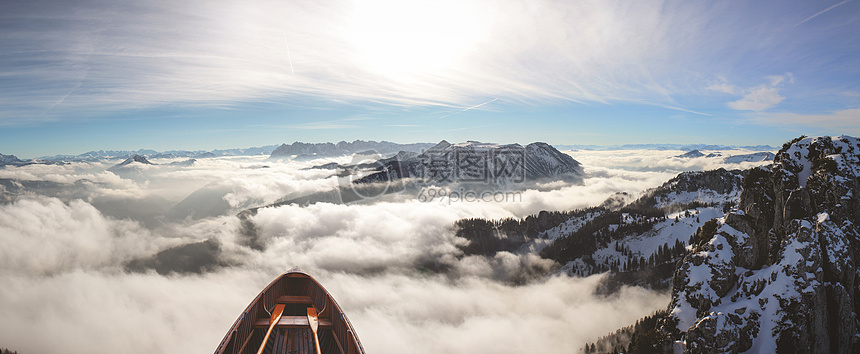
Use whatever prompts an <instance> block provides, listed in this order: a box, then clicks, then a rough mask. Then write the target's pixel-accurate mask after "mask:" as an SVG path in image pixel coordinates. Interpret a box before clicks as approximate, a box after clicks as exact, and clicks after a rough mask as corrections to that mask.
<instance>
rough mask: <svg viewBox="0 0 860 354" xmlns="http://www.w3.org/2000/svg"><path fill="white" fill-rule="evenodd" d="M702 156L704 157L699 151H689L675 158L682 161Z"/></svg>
mask: <svg viewBox="0 0 860 354" xmlns="http://www.w3.org/2000/svg"><path fill="white" fill-rule="evenodd" d="M702 156H705V154H703V153H702V152H701V151H699V150H691V151H688V152H685V153H683V154H681V155H678V156H676V157H680V158H683V159H692V158H696V157H702Z"/></svg>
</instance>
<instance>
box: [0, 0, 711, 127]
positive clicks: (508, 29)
mask: <svg viewBox="0 0 860 354" xmlns="http://www.w3.org/2000/svg"><path fill="white" fill-rule="evenodd" d="M410 4H412V3H410ZM416 4H417V3H416ZM203 5H204V3H203V2H194V1H192V2H189V3H183V4H182V5H178V6H177V5H175V4H172V5H169V6H168V5H167V4H165V3H162V2H155V1H143V2H140V3H138V4H136V5H135V6H134V7H130V6H126V5H123V4H121V3H116V4H112V5H110V6H104V4H100V3H95V2H93V3H90V2H83V3H80V4H75V5H74V6H75V8H74V10H76V11H72V10H73V9H72V8H70V7H71V6H73V5H71V4H60V5H55V6H49V7H43V8H40V9H39V10H38V11H37V10H34V8H33V7H17V6H15V7H13V8H12V9H11V11H10V12H9V13H8V14H9V15H8V16H13V17H16V18H18V19H19V20H18V21H20V23H21V26H19V27H16V28H17V30H4V32H3V33H2V34H0V35H2V36H4V38H6V40H5V41H4V43H7V44H8V45H7V46H6V47H5V48H4V51H6V52H9V53H16V54H15V56H14V60H12V59H9V58H11V57H6V59H4V58H0V67H2V68H3V69H0V70H2V75H4V76H5V77H10V78H12V79H13V80H14V81H13V82H14V83H15V84H14V85H11V86H8V87H7V88H0V92H2V93H3V95H7V94H9V95H7V97H8V98H10V99H12V98H14V103H15V106H14V107H17V108H20V109H16V110H15V112H16V113H15V114H16V115H18V114H21V113H20V112H22V111H23V112H27V111H32V112H34V113H32V114H30V117H31V118H33V117H37V116H38V115H39V114H40V113H42V112H45V111H46V110H47V109H48V108H51V105H53V104H54V103H57V102H59V104H57V105H56V106H55V107H53V108H52V109H51V112H50V113H52V114H53V115H54V116H56V117H64V116H74V114H72V113H76V112H77V113H80V112H83V111H86V112H88V113H93V112H99V111H105V110H117V109H134V108H148V107H153V106H162V105H172V104H182V105H187V104H192V105H224V104H229V103H230V102H243V101H253V100H268V99H273V98H283V97H297V98H301V97H307V96H312V97H317V98H323V99H330V100H333V101H336V102H344V101H364V102H382V103H387V104H395V105H438V106H444V107H451V106H465V105H467V104H468V103H470V102H474V101H475V99H476V98H478V97H495V98H496V99H501V100H506V101H508V100H510V101H511V102H543V101H546V100H561V101H577V102H589V101H594V102H612V101H615V100H617V99H622V100H638V101H650V102H656V103H658V104H660V103H666V104H670V105H673V106H677V105H674V104H671V100H667V98H666V95H667V94H668V95H671V94H672V93H673V92H677V90H682V89H683V88H680V87H673V86H672V85H671V83H669V81H672V78H671V77H667V75H669V76H672V75H674V74H670V73H672V69H673V68H675V67H677V66H678V64H679V63H681V62H683V61H684V60H686V59H685V56H684V55H683V53H681V54H679V53H676V52H675V51H676V50H684V49H692V48H690V47H689V46H690V45H693V44H692V43H693V42H692V41H689V40H687V39H685V38H686V37H680V36H677V35H676V34H677V33H680V31H678V30H676V29H678V28H681V27H684V28H686V30H687V32H697V31H701V30H702V29H701V28H697V27H696V26H695V25H692V26H691V23H690V21H687V20H684V21H681V20H680V19H681V18H685V19H686V18H688V17H689V16H687V15H690V14H695V13H702V11H696V9H691V8H688V7H686V6H677V7H676V6H674V5H673V6H665V4H660V3H657V2H641V3H640V2H637V3H635V4H621V3H614V2H601V3H565V4H558V3H552V2H533V3H529V4H528V5H525V4H523V3H518V2H502V3H496V2H494V3H492V5H488V4H487V3H484V1H483V0H471V1H465V2H462V1H444V2H443V3H441V4H434V5H433V7H445V8H450V9H455V10H456V11H447V12H446V11H441V12H440V11H435V12H433V13H432V14H422V13H421V12H420V11H411V10H410V7H409V6H418V5H398V6H393V7H392V9H394V10H392V11H394V12H393V13H391V16H380V15H378V14H377V15H373V12H372V11H360V9H361V7H362V6H366V5H365V4H363V3H361V2H358V3H349V2H346V1H344V2H340V1H338V2H334V3H296V2H287V3H280V4H272V3H255V2H251V3H247V4H243V5H242V6H231V7H230V8H229V9H224V8H222V7H212V6H203ZM488 8H489V9H492V11H489V12H488V11H486V9H488ZM261 9H265V10H264V11H263V10H261ZM398 9H400V12H397V11H398ZM407 10H410V11H407ZM413 10H414V9H413ZM226 12H229V15H225V13H226ZM81 14H87V15H81ZM145 14H156V15H154V16H149V15H145ZM523 14H527V15H525V16H524V15H523ZM595 14H599V16H594V15H595ZM424 15H426V16H430V15H432V16H436V17H435V18H432V21H430V20H427V19H424V18H423V17H420V16H424ZM667 15H671V16H667ZM363 16H364V17H363ZM367 16H371V17H367ZM372 16H376V17H372ZM398 16H399V17H402V18H400V19H398V18H399V17H398ZM410 16H412V17H415V18H414V20H415V21H409V19H411V18H412V17H410ZM36 18H39V19H41V20H40V21H33V20H34V19H36ZM404 18H405V19H404ZM419 20H420V21H419ZM370 21H382V22H385V21H388V22H391V23H390V25H392V26H395V27H393V28H397V30H398V31H402V32H403V33H407V34H414V35H416V36H418V37H420V38H422V39H426V42H427V46H426V47H421V46H418V45H417V44H416V45H413V44H409V43H407V44H409V46H410V48H411V47H412V46H415V47H416V48H417V49H415V50H418V51H419V52H420V53H421V54H422V55H425V56H426V57H425V58H424V59H426V60H423V59H422V60H418V59H416V63H418V64H421V63H425V62H426V63H425V64H426V65H424V66H421V65H418V64H410V66H409V67H408V68H409V70H408V71H402V70H401V71H398V72H389V71H386V70H380V68H378V67H377V66H374V64H373V63H369V62H368V61H367V60H364V59H362V58H364V56H365V54H367V53H366V52H367V49H368V48H365V46H363V45H365V44H366V41H367V40H368V39H367V38H363V37H361V38H360V34H361V33H364V32H362V31H361V28H360V26H363V25H362V24H363V23H368V22H370ZM388 22H385V23H382V24H380V25H387V24H389V23H388ZM449 22H450V24H451V25H452V26H459V27H458V28H461V27H462V28H464V32H463V33H462V34H461V35H462V36H463V37H466V36H468V37H469V42H468V43H470V45H469V46H461V45H458V44H457V43H454V42H456V41H458V40H460V39H458V37H459V36H460V35H457V34H451V33H448V32H445V31H443V30H442V29H441V28H440V27H439V26H437V25H436V24H438V23H449ZM356 26H359V27H356ZM595 28H600V29H601V30H600V31H594V30H593V29H595ZM466 30H468V31H466ZM365 32H366V31H365ZM467 32H468V33H467ZM141 33H146V34H147V35H145V36H142V35H141ZM389 37H391V36H387V37H382V38H380V39H379V40H380V41H381V42H379V43H376V44H378V45H375V46H373V48H377V49H379V50H382V49H385V50H389V51H392V53H394V54H396V53H395V52H396V50H394V49H396V46H394V45H395V44H398V43H400V42H397V43H386V42H384V40H386V38H388V39H391V40H394V39H397V40H398V41H400V40H401V39H402V38H401V37H402V36H395V37H392V38H393V39H392V38H389ZM500 38H505V40H499V39H500ZM442 39H449V40H451V41H452V42H450V43H449V42H445V41H442ZM404 43H405V42H404ZM669 43H671V45H669ZM380 48H381V49H380ZM391 48H394V49H391ZM371 49H372V48H371ZM449 52H450V53H451V55H447V54H446V57H445V58H446V60H444V61H434V60H430V59H433V58H436V56H438V55H440V54H439V53H449ZM382 54H384V53H377V54H376V55H382ZM410 58H411V56H410ZM665 58H674V59H673V60H670V61H666V60H665ZM85 68H89V72H88V74H87V75H86V79H85V80H83V81H78V80H79V78H80V77H81V76H82V72H83V70H86V69H85ZM382 69H384V68H382ZM78 83H80V85H81V86H80V87H79V88H77V89H76V90H74V91H73V93H71V94H69V92H70V91H69V89H68V88H71V87H75V86H76V84H78ZM62 87H66V88H67V89H60V88H62ZM667 87H670V88H671V89H668V90H667V89H666V88H667ZM12 89H14V91H12ZM48 102H50V103H48ZM490 102H492V101H490ZM487 103H489V102H487ZM14 107H13V106H5V108H3V110H5V111H6V112H4V113H5V114H6V115H8V114H10V112H11V111H12V109H13V108H14ZM479 107H480V105H479V106H475V107H469V108H467V110H468V109H474V108H479ZM682 108H683V107H682ZM685 109H686V108H685ZM24 114H26V113H24ZM0 116H3V114H0ZM45 118H46V119H48V118H51V117H45Z"/></svg>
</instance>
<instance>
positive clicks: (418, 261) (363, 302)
mask: <svg viewBox="0 0 860 354" xmlns="http://www.w3.org/2000/svg"><path fill="white" fill-rule="evenodd" d="M568 153H569V154H571V155H572V156H573V157H574V158H576V159H577V160H578V161H580V162H582V163H583V165H584V167H585V172H586V177H585V179H584V180H583V182H582V183H581V184H576V185H571V184H565V183H548V184H546V185H543V186H538V187H539V188H530V189H527V190H524V191H522V198H521V199H518V200H509V201H504V202H484V201H480V202H463V201H452V200H437V201H433V202H421V201H419V200H418V198H415V196H414V195H411V194H409V193H410V192H409V191H407V192H404V193H402V194H401V195H397V196H395V197H392V198H384V199H381V200H378V201H375V202H368V203H355V204H334V203H314V204H310V205H298V204H285V205H280V206H277V207H268V208H260V209H258V210H257V212H256V214H253V215H251V216H248V219H247V220H246V221H245V222H243V220H242V219H241V218H239V217H237V214H239V213H241V212H242V211H244V210H247V209H249V208H254V207H259V206H265V205H270V204H272V203H275V202H278V201H283V200H285V199H289V198H292V197H296V196H303V195H312V194H314V193H319V192H325V191H331V190H332V189H334V188H336V187H337V183H338V182H337V179H336V178H335V177H333V176H332V174H333V171H331V170H320V169H307V168H308V167H311V166H314V165H320V164H322V163H326V162H341V163H344V162H347V161H349V158H348V157H344V158H333V159H321V160H315V161H305V162H295V161H269V160H266V159H265V158H263V157H225V158H213V159H199V160H198V161H197V162H196V163H195V164H194V165H192V166H190V167H179V166H166V163H168V162H172V161H174V160H161V161H160V160H156V161H154V162H156V163H159V165H151V166H142V167H139V168H136V169H132V170H130V171H124V172H118V173H113V172H109V171H107V168H109V167H110V166H112V165H113V164H115V163H117V162H119V161H108V162H93V163H79V162H76V163H71V164H67V165H30V166H24V167H6V168H4V169H0V179H5V180H7V185H6V186H4V185H0V187H3V189H0V194H3V196H4V198H0V201H2V202H3V203H2V204H0V235H2V237H0V242H2V245H1V246H2V247H0V347H9V348H11V349H14V350H17V351H19V352H20V353H48V352H77V353H114V352H124V353H136V352H141V353H142V352H163V353H179V352H204V353H205V352H209V351H214V349H215V347H216V346H217V345H218V343H219V342H220V340H221V338H222V337H223V335H224V333H225V332H226V331H227V329H228V328H229V327H230V325H231V324H232V323H233V321H234V320H235V319H236V317H237V316H238V315H239V313H240V312H241V311H242V309H244V307H245V306H246V305H247V304H248V303H249V302H250V301H251V299H252V298H253V297H254V296H255V295H256V294H257V293H258V292H259V291H260V289H262V288H263V287H264V286H265V285H266V284H267V283H268V282H270V281H271V280H272V279H274V278H275V277H277V276H278V275H279V274H280V273H282V272H284V271H285V270H287V269H289V268H291V267H294V266H299V267H301V268H303V269H304V270H306V271H308V272H309V273H310V274H312V275H313V276H314V277H316V278H317V279H318V280H319V281H320V282H321V283H322V284H323V285H324V286H325V287H326V288H327V289H328V290H329V291H330V292H331V293H332V294H333V296H334V297H335V298H336V299H337V301H338V302H339V304H340V305H341V307H342V308H343V309H344V310H345V311H346V312H347V315H348V316H349V317H350V319H351V321H352V323H353V325H354V326H355V328H356V331H357V333H358V335H359V337H360V339H361V341H362V343H363V345H364V347H365V349H366V350H367V351H368V352H369V353H403V352H414V353H436V352H447V353H471V352H494V353H522V352H571V351H576V350H578V349H579V348H581V347H582V345H584V344H585V343H586V342H592V341H594V340H595V339H596V338H598V337H600V336H602V335H605V334H607V333H609V332H612V331H614V330H615V329H617V328H619V327H622V326H626V325H629V324H632V323H633V322H634V321H635V320H636V319H638V318H640V317H642V316H645V315H648V314H651V313H653V312H654V311H656V310H659V309H662V308H665V306H666V304H667V302H668V295H667V294H666V293H659V292H654V291H650V290H646V289H642V288H625V289H623V290H622V291H620V292H619V293H617V294H614V295H611V296H598V295H595V294H594V290H595V288H596V286H597V284H598V283H599V281H600V278H601V276H599V275H597V276H592V277H588V278H573V277H569V276H566V275H559V274H552V272H553V270H554V269H557V265H555V264H553V262H551V261H548V260H545V259H541V258H540V257H538V256H536V255H532V254H513V253H507V252H502V253H499V254H497V255H496V256H495V257H483V256H464V255H463V254H462V252H461V251H460V250H459V248H458V247H457V246H458V245H462V244H463V243H464V242H466V241H465V240H464V239H462V238H459V237H456V236H455V230H454V228H453V223H454V221H456V220H458V219H462V218H477V217H480V218H493V219H496V218H506V217H524V216H527V215H529V214H534V213H537V212H539V211H541V210H571V209H576V208H584V207H588V206H593V205H598V204H600V203H601V202H603V201H604V200H606V199H607V198H608V197H611V196H613V195H615V194H616V193H619V192H626V193H629V194H631V195H634V196H635V195H638V194H641V193H642V192H643V191H645V190H646V189H648V188H653V187H656V186H659V185H660V184H661V183H663V182H665V181H667V180H668V179H670V178H671V177H673V176H675V175H676V174H677V173H679V172H683V171H692V170H703V169H712V168H718V167H727V168H748V167H751V166H753V165H759V164H760V163H745V164H742V165H738V164H733V165H723V164H722V162H721V161H722V160H721V159H719V158H696V159H680V158H675V157H673V156H676V155H679V154H680V153H682V152H680V151H647V150H637V151H571V152H568ZM10 181H11V182H10ZM28 181H29V182H32V181H47V182H49V183H50V184H48V185H39V186H36V187H33V184H32V183H29V184H28V183H27V182H28ZM9 183H11V184H9ZM204 211H205V212H204ZM247 221H250V222H251V224H252V225H253V228H254V237H255V245H256V246H254V245H251V244H249V243H248V241H247V237H248V236H247V235H246V234H247V225H246V224H247ZM203 241H209V242H211V243H213V244H215V245H217V251H215V252H214V254H213V255H212V257H214V258H215V259H216V261H215V262H212V263H211V264H208V265H207V266H206V267H205V270H203V271H199V272H188V271H184V272H183V271H180V272H162V273H158V272H156V271H155V270H154V269H147V268H146V267H144V269H134V270H132V269H130V268H129V266H128V265H129V264H130V262H135V261H140V260H146V259H151V258H152V257H153V256H154V255H156V254H157V253H159V252H161V251H164V250H167V249H171V248H176V247H180V246H183V245H189V244H194V243H199V242H203ZM534 269H539V270H543V271H544V272H540V273H539V274H549V275H545V276H544V275H541V276H538V277H533V278H531V279H530V281H527V282H525V283H524V284H522V283H518V285H515V284H513V283H512V282H511V281H510V279H512V278H515V277H517V276H518V275H521V274H533V273H529V272H533V270H534Z"/></svg>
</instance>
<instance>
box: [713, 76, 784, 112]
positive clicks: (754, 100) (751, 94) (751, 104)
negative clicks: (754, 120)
mask: <svg viewBox="0 0 860 354" xmlns="http://www.w3.org/2000/svg"><path fill="white" fill-rule="evenodd" d="M766 79H767V80H768V82H767V83H765V84H761V85H758V86H755V87H751V88H739V87H737V86H734V85H731V84H729V83H728V82H726V81H725V79H721V80H720V81H719V82H716V83H710V84H709V85H708V86H707V87H706V89H707V90H711V91H717V92H722V93H727V94H730V95H743V97H741V98H740V99H738V100H736V101H732V102H729V103H727V104H726V105H727V106H728V107H729V108H731V109H736V110H739V111H756V112H761V111H765V110H768V109H770V108H773V107H775V106H776V105H778V104H779V103H780V102H782V101H783V100H785V97H783V96H782V95H780V93H779V91H780V89H781V88H782V86H783V84H784V83H794V74H792V73H785V74H784V75H773V76H767V77H766Z"/></svg>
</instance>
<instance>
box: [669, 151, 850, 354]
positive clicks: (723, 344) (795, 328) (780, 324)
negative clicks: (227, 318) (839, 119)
mask: <svg viewBox="0 0 860 354" xmlns="http://www.w3.org/2000/svg"><path fill="white" fill-rule="evenodd" d="M858 175H860V141H858V139H856V138H853V137H847V136H840V137H832V138H831V137H826V136H824V137H816V138H805V137H801V138H799V139H795V140H794V141H791V142H790V143H787V144H786V145H784V146H783V148H782V149H781V150H780V151H779V152H778V153H777V155H776V157H775V159H774V163H773V164H772V165H771V166H769V167H762V168H757V169H753V170H752V171H750V173H749V174H748V175H747V177H746V178H745V180H744V189H743V192H742V193H741V196H740V202H739V204H738V207H737V209H736V210H733V211H732V212H730V213H728V214H727V215H726V216H724V217H722V218H719V219H715V220H714V221H712V222H709V223H708V224H707V225H705V226H704V227H702V230H701V231H700V232H699V233H698V234H697V235H696V237H695V244H693V245H692V252H691V253H689V254H688V255H687V256H686V257H685V258H684V259H683V260H682V261H681V262H680V263H679V264H678V267H677V268H676V271H675V275H674V279H673V293H672V302H671V304H670V305H669V314H668V315H667V318H666V321H665V323H664V327H663V329H662V330H663V332H664V334H665V335H666V336H667V337H672V338H673V339H674V342H673V341H672V340H670V341H667V342H666V343H665V345H664V349H665V350H666V351H672V349H673V347H674V349H675V350H684V351H686V352H695V353H702V352H704V353H739V352H747V351H750V352H800V353H812V352H815V353H854V352H857V351H858V350H860V335H858V329H860V325H858V317H857V314H858V310H860V296H858V295H860V288H858V285H860V282H858V281H857V280H858V276H860V272H858V268H857V264H858V263H857V262H858V260H860V258H859V257H860V230H858V225H860V199H858V193H860V179H858Z"/></svg>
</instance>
